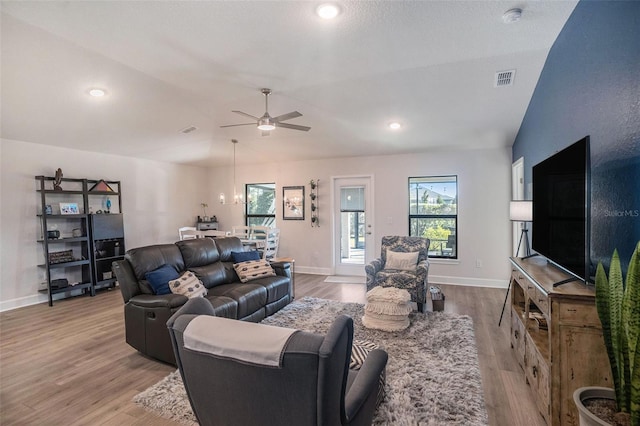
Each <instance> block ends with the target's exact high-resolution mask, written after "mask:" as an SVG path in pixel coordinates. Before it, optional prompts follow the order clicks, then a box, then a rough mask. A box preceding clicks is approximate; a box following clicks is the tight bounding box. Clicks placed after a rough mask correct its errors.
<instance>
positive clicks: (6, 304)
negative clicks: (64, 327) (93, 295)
mask: <svg viewBox="0 0 640 426" xmlns="http://www.w3.org/2000/svg"><path fill="white" fill-rule="evenodd" d="M80 295H82V290H72V289H70V290H69V293H59V294H54V295H53V301H54V302H55V301H56V300H62V299H66V298H67V297H69V296H72V297H73V296H80ZM39 303H49V296H47V294H46V293H43V294H34V295H31V296H25V297H19V298H17V299H10V300H4V301H0V312H4V311H11V310H13V309H18V308H24V307H26V306H31V305H37V304H39Z"/></svg>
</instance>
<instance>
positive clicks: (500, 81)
mask: <svg viewBox="0 0 640 426" xmlns="http://www.w3.org/2000/svg"><path fill="white" fill-rule="evenodd" d="M515 76H516V70H508V71H498V72H497V73H496V76H495V80H494V82H493V87H503V86H513V79H514V78H515Z"/></svg>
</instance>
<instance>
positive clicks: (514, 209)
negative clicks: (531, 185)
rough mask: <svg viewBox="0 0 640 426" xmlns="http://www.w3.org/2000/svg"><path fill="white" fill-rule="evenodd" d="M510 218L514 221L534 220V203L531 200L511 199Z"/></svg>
mask: <svg viewBox="0 0 640 426" xmlns="http://www.w3.org/2000/svg"><path fill="white" fill-rule="evenodd" d="M509 219H511V220H512V221H514V222H531V221H532V220H533V203H532V202H531V201H529V200H522V201H511V203H509Z"/></svg>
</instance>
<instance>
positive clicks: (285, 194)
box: [282, 186, 304, 220]
mask: <svg viewBox="0 0 640 426" xmlns="http://www.w3.org/2000/svg"><path fill="white" fill-rule="evenodd" d="M282 219H284V220H304V186H283V187H282Z"/></svg>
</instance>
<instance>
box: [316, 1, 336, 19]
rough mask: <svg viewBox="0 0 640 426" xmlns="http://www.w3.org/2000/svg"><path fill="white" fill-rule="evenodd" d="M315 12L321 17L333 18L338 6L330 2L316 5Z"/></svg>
mask: <svg viewBox="0 0 640 426" xmlns="http://www.w3.org/2000/svg"><path fill="white" fill-rule="evenodd" d="M316 13H317V14H318V16H319V17H321V18H322V19H333V18H335V17H336V16H338V14H339V13H340V9H339V8H338V6H336V5H335V4H332V3H325V4H321V5H320V6H318V8H317V9H316Z"/></svg>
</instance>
